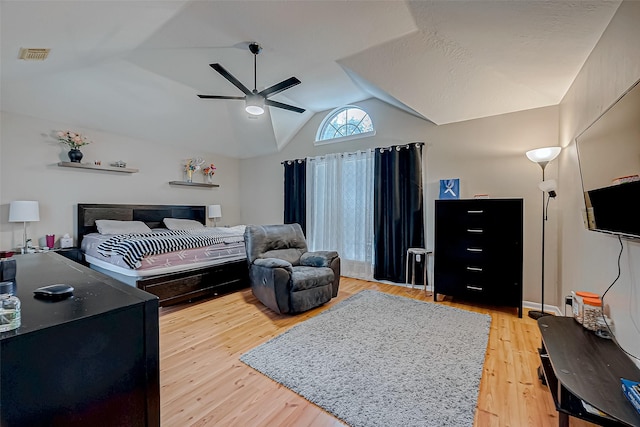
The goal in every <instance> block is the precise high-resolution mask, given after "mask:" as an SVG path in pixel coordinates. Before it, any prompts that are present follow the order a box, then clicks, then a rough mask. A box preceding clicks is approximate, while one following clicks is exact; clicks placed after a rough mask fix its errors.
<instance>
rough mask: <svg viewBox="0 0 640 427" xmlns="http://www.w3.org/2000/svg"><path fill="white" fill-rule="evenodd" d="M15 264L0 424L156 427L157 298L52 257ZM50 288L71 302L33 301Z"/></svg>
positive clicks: (0, 367)
mask: <svg viewBox="0 0 640 427" xmlns="http://www.w3.org/2000/svg"><path fill="white" fill-rule="evenodd" d="M15 259H16V263H17V275H16V283H17V296H18V297H19V298H20V300H21V302H22V310H21V312H22V313H21V314H22V325H21V326H20V327H19V328H18V329H15V330H13V331H8V332H1V333H0V426H3V427H12V426H30V427H31V426H65V427H69V426H159V425H160V377H159V372H160V371H159V362H158V361H159V341H158V336H159V331H158V299H157V297H155V296H154V295H151V294H148V293H146V292H144V291H141V290H139V289H136V288H132V287H130V286H127V285H125V284H122V283H120V282H118V281H116V280H114V279H111V278H110V277H107V276H105V275H103V274H101V273H98V272H95V271H93V270H90V269H89V268H86V267H84V266H82V265H80V264H78V263H76V262H73V261H71V260H69V259H67V258H64V257H62V256H60V255H59V254H57V253H54V252H49V253H38V254H27V255H17V256H16V257H15ZM55 283H65V284H68V285H71V286H73V287H74V288H75V291H74V295H73V297H70V298H68V299H65V300H62V301H57V302H50V301H45V300H39V299H36V298H34V295H33V290H34V289H36V288H38V287H41V286H45V285H50V284H55Z"/></svg>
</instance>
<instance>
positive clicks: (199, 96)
mask: <svg viewBox="0 0 640 427" xmlns="http://www.w3.org/2000/svg"><path fill="white" fill-rule="evenodd" d="M198 98H202V99H245V98H246V96H219V95H198Z"/></svg>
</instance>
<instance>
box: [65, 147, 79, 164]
mask: <svg viewBox="0 0 640 427" xmlns="http://www.w3.org/2000/svg"><path fill="white" fill-rule="evenodd" d="M67 154H68V156H69V160H71V162H73V163H80V160H82V152H81V151H80V150H78V149H76V148H72V149H71V150H69V153H67Z"/></svg>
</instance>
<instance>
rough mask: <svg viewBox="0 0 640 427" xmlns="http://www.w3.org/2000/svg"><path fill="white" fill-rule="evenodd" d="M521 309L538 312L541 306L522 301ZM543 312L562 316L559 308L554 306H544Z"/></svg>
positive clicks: (536, 303) (537, 303)
mask: <svg viewBox="0 0 640 427" xmlns="http://www.w3.org/2000/svg"><path fill="white" fill-rule="evenodd" d="M522 307H523V308H528V309H530V310H538V311H540V310H541V309H542V306H541V305H540V303H539V302H531V301H522ZM544 311H545V312H547V313H551V314H553V315H555V316H564V313H563V312H562V311H561V310H560V308H558V307H556V306H555V305H549V304H545V305H544Z"/></svg>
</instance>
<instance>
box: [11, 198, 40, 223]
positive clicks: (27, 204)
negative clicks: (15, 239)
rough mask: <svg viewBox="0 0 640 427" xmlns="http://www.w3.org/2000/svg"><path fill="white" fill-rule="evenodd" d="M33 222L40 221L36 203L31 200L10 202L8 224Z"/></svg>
mask: <svg viewBox="0 0 640 427" xmlns="http://www.w3.org/2000/svg"><path fill="white" fill-rule="evenodd" d="M33 221H40V208H39V206H38V202H36V201H33V200H21V201H16V202H11V204H10V205H9V222H33Z"/></svg>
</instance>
